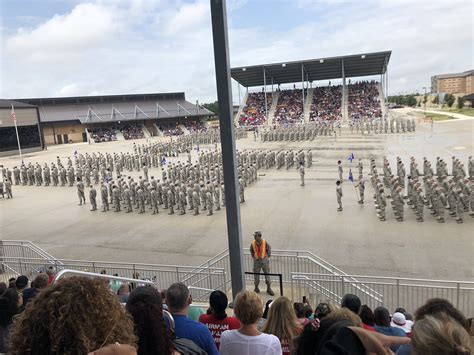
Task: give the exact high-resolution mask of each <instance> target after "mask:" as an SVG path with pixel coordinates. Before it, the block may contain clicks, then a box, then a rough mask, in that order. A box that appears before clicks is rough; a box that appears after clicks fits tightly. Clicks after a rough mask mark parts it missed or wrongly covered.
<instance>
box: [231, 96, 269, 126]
mask: <svg viewBox="0 0 474 355" xmlns="http://www.w3.org/2000/svg"><path fill="white" fill-rule="evenodd" d="M272 100H273V96H272V94H271V93H267V112H268V111H269V110H270V107H271V106H272ZM266 121H267V116H266V115H265V93H264V92H252V93H249V94H248V95H247V102H246V103H245V106H244V108H243V110H242V114H241V115H240V117H239V125H240V126H260V125H262V124H264V123H265V122H266Z"/></svg>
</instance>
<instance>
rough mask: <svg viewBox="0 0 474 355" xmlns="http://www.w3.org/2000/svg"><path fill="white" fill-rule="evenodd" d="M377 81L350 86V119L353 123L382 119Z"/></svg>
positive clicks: (361, 82)
mask: <svg viewBox="0 0 474 355" xmlns="http://www.w3.org/2000/svg"><path fill="white" fill-rule="evenodd" d="M377 85H378V83H377V82H376V81H360V82H356V83H354V84H351V85H349V86H348V88H349V102H348V105H349V106H348V110H349V117H350V119H351V120H352V121H359V120H363V119H374V118H380V117H382V108H381V106H380V99H379V91H378V88H377Z"/></svg>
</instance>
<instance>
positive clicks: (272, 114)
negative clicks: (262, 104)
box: [267, 91, 280, 125]
mask: <svg viewBox="0 0 474 355" xmlns="http://www.w3.org/2000/svg"><path fill="white" fill-rule="evenodd" d="M279 98H280V92H279V91H274V92H273V93H272V105H271V106H270V110H269V111H268V117H267V124H268V125H273V117H275V111H276V108H277V104H278V99H279Z"/></svg>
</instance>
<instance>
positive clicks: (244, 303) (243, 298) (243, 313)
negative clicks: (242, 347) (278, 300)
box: [234, 291, 263, 325]
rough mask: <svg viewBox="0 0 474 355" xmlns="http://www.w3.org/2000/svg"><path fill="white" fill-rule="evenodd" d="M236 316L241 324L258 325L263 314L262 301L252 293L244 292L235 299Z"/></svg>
mask: <svg viewBox="0 0 474 355" xmlns="http://www.w3.org/2000/svg"><path fill="white" fill-rule="evenodd" d="M234 314H235V316H236V317H237V319H238V320H239V321H240V323H242V324H245V325H249V324H254V323H256V322H257V321H258V320H259V319H260V318H262V314H263V302H262V299H261V298H260V297H259V296H258V295H257V294H256V293H255V292H252V291H242V292H240V293H239V294H238V295H237V297H236V298H235V306H234Z"/></svg>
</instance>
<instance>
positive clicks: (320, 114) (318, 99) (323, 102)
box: [309, 85, 342, 122]
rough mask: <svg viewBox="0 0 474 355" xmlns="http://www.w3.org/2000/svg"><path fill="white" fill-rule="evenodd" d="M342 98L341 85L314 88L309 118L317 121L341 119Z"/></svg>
mask: <svg viewBox="0 0 474 355" xmlns="http://www.w3.org/2000/svg"><path fill="white" fill-rule="evenodd" d="M341 100H342V86H341V85H336V86H322V87H316V88H314V91H313V100H312V102H311V107H310V112H309V120H310V121H315V122H321V121H338V120H341V118H342V116H341Z"/></svg>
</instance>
